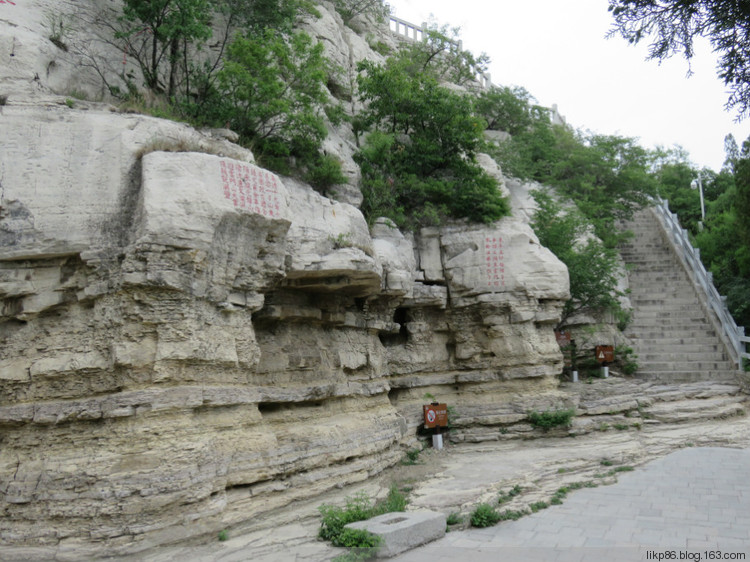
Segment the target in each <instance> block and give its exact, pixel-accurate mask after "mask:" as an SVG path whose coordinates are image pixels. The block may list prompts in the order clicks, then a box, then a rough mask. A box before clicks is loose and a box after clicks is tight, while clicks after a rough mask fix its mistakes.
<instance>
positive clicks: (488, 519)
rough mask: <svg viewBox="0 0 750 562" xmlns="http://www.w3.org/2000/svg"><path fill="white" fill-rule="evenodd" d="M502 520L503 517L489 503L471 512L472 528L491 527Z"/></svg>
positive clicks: (482, 504)
mask: <svg viewBox="0 0 750 562" xmlns="http://www.w3.org/2000/svg"><path fill="white" fill-rule="evenodd" d="M500 519H501V516H500V514H499V513H498V512H497V510H496V509H495V508H494V507H492V506H491V505H490V504H488V503H480V504H479V505H478V506H477V507H476V508H475V509H474V511H472V512H471V519H470V522H471V526H472V527H491V526H492V525H494V524H495V523H497V522H498V521H500Z"/></svg>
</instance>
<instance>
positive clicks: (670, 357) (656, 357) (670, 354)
mask: <svg viewBox="0 0 750 562" xmlns="http://www.w3.org/2000/svg"><path fill="white" fill-rule="evenodd" d="M658 361H697V362H706V361H716V362H722V361H729V357H727V354H726V353H725V352H724V351H711V352H705V351H691V350H690V348H686V350H685V351H674V349H673V348H672V349H668V348H664V351H663V352H655V351H647V352H641V353H638V362H639V363H654V362H658Z"/></svg>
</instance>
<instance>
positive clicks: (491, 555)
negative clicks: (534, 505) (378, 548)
mask: <svg viewBox="0 0 750 562" xmlns="http://www.w3.org/2000/svg"><path fill="white" fill-rule="evenodd" d="M500 509H501V510H502V507H501V508H500ZM392 560H394V561H398V562H448V561H450V562H457V561H464V560H467V561H468V560H470V561H472V562H475V561H480V562H481V561H493V562H494V561H500V560H502V561H503V562H505V561H515V560H518V561H537V560H538V561H544V562H548V561H560V562H567V561H571V562H573V561H575V562H579V561H586V562H588V561H591V562H593V561H597V562H598V561H605V562H620V561H622V562H636V561H641V560H643V561H646V560H750V449H725V448H711V447H706V448H686V449H682V450H679V451H677V452H674V453H672V454H670V455H667V456H666V457H662V458H659V459H657V460H654V461H651V462H650V463H648V464H646V465H644V466H641V467H639V468H637V469H636V470H635V471H634V472H628V473H622V474H621V475H620V476H619V478H618V482H617V483H616V484H613V485H611V486H600V487H598V488H588V489H582V490H578V491H574V492H570V493H569V494H568V496H567V498H566V499H565V500H564V503H563V504H562V505H558V506H551V507H549V508H548V509H545V510H543V511H540V512H537V513H535V514H533V515H528V516H526V517H524V518H522V519H520V520H518V521H514V522H502V523H499V524H498V525H496V526H494V527H489V528H486V529H471V530H467V531H461V532H454V533H448V534H447V535H446V536H445V538H443V539H440V540H438V541H435V542H433V543H431V544H429V545H426V546H423V547H420V548H418V549H415V550H413V551H411V552H408V553H406V554H404V555H401V556H399V557H397V558H393V559H392Z"/></svg>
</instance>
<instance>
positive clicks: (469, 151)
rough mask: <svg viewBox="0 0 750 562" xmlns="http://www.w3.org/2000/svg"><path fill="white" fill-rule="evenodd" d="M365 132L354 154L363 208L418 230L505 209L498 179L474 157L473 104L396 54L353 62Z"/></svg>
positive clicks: (478, 135) (490, 216)
mask: <svg viewBox="0 0 750 562" xmlns="http://www.w3.org/2000/svg"><path fill="white" fill-rule="evenodd" d="M359 71H360V75H359V78H358V83H359V90H360V97H361V99H362V101H364V102H365V103H366V109H365V110H364V111H363V112H362V114H361V115H360V116H359V118H358V121H357V127H358V129H359V131H369V132H370V133H369V134H368V135H367V137H366V140H365V143H364V146H363V147H362V149H361V150H360V152H359V153H358V154H357V155H356V157H355V159H356V160H357V162H358V163H359V165H360V167H361V168H362V195H363V197H364V201H363V204H362V211H363V212H364V214H365V216H366V217H367V218H368V220H374V219H375V218H377V217H379V216H386V217H389V218H390V219H392V220H393V221H394V222H395V223H396V224H397V225H398V226H400V227H405V228H417V227H419V226H425V225H435V224H440V223H441V222H442V221H444V220H445V219H447V218H468V219H469V220H472V221H476V222H490V221H493V220H497V219H499V218H500V217H502V216H504V215H506V214H508V212H509V206H508V203H507V201H506V200H505V199H504V198H503V196H502V194H501V193H500V191H499V189H498V186H497V182H496V181H495V180H494V179H493V178H492V177H491V176H489V175H488V174H487V173H486V172H485V171H484V170H482V168H481V167H480V166H479V165H478V164H477V162H476V154H477V152H478V150H479V149H480V147H481V146H482V142H483V138H482V132H483V130H484V123H483V121H482V120H481V119H480V118H478V117H477V116H476V115H475V114H474V108H473V101H472V99H471V98H470V97H469V96H468V95H464V94H460V93H457V92H455V91H452V90H449V89H448V88H446V87H443V86H441V85H440V84H439V83H438V81H437V79H436V78H435V77H434V76H433V75H431V74H430V73H429V72H425V71H421V70H418V69H417V70H415V69H414V68H411V66H410V62H409V61H408V60H406V59H403V58H391V59H389V60H388V62H387V63H385V64H374V63H372V62H369V61H367V62H363V63H360V65H359Z"/></svg>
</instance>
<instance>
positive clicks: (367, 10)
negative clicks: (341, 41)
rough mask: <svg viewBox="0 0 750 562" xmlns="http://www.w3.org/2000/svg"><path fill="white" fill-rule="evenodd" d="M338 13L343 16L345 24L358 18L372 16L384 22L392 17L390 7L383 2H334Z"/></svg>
mask: <svg viewBox="0 0 750 562" xmlns="http://www.w3.org/2000/svg"><path fill="white" fill-rule="evenodd" d="M333 5H334V7H335V8H336V11H337V12H338V13H339V14H341V17H342V18H343V20H344V23H349V22H350V21H351V20H353V19H354V18H356V17H357V16H362V15H366V16H371V17H373V18H375V19H376V20H383V19H385V18H386V17H388V15H390V12H391V10H390V7H389V6H388V4H386V3H385V2H383V0H334V2H333Z"/></svg>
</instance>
